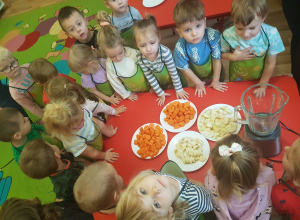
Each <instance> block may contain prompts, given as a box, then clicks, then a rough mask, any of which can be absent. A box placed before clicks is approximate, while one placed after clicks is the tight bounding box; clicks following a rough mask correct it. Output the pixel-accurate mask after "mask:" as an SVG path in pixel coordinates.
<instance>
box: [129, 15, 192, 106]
mask: <svg viewBox="0 0 300 220" xmlns="http://www.w3.org/2000/svg"><path fill="white" fill-rule="evenodd" d="M133 30H134V40H135V43H136V45H137V47H138V48H139V50H140V52H139V53H138V64H139V65H140V66H141V68H142V70H143V72H144V74H145V76H146V77H147V79H148V81H149V82H150V85H151V87H152V88H153V90H154V91H155V92H156V94H157V96H158V97H159V98H158V105H163V104H164V103H165V98H166V96H169V95H170V94H168V93H165V92H164V91H163V89H170V88H171V87H172V86H174V87H175V90H176V96H177V98H179V99H181V98H182V99H187V98H188V93H187V92H186V91H184V90H183V89H182V84H181V82H180V77H179V74H178V72H177V70H176V67H175V64H174V60H173V56H172V52H171V50H170V49H169V48H167V47H165V46H164V45H162V44H160V34H159V30H158V28H157V25H156V20H155V17H154V16H152V15H147V16H146V18H145V19H143V20H139V21H137V22H136V23H135V24H134V28H133ZM170 76H171V78H170ZM171 79H172V80H171Z"/></svg>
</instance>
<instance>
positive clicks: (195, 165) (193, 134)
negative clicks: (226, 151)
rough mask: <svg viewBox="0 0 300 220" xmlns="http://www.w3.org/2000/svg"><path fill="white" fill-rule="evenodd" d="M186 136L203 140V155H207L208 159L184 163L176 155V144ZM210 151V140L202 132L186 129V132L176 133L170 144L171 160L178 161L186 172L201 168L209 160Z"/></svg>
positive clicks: (169, 155)
mask: <svg viewBox="0 0 300 220" xmlns="http://www.w3.org/2000/svg"><path fill="white" fill-rule="evenodd" d="M184 137H192V138H199V139H200V140H201V141H202V142H203V146H202V147H203V155H204V156H205V157H206V160H205V161H204V162H200V161H198V162H196V163H192V164H184V163H183V162H182V160H181V159H179V158H178V157H177V156H176V155H175V153H174V150H175V148H176V144H177V143H178V142H179V140H180V139H181V138H184ZM209 153H210V147H209V143H208V141H207V140H206V138H205V137H204V136H203V135H202V134H200V133H198V132H196V131H184V132H181V133H179V134H177V135H175V136H174V137H173V138H172V140H171V141H170V143H169V146H168V158H169V160H173V161H174V162H176V163H177V164H178V166H179V167H180V168H181V169H182V171H185V172H192V171H195V170H198V169H200V168H201V167H202V166H203V165H204V164H205V163H206V162H207V160H208V157H209Z"/></svg>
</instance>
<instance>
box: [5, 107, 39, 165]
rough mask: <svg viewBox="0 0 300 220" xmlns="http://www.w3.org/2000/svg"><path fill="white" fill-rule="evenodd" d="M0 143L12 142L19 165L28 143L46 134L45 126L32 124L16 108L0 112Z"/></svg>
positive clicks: (8, 108)
mask: <svg viewBox="0 0 300 220" xmlns="http://www.w3.org/2000/svg"><path fill="white" fill-rule="evenodd" d="M0 131H1V132H0V141H3V142H11V146H12V150H13V153H14V158H15V160H16V162H17V164H19V158H20V154H21V152H22V150H23V148H24V146H25V144H26V143H27V142H29V141H30V140H34V139H36V138H41V137H42V135H41V133H40V132H44V131H45V128H44V126H43V125H33V124H30V121H29V119H28V117H24V116H23V115H22V114H21V113H20V112H19V111H18V110H17V109H15V108H10V107H7V108H3V109H1V110H0Z"/></svg>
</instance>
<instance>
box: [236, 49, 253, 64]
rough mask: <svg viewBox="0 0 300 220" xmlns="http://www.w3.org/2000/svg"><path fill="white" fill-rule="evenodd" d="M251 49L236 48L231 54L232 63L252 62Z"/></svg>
mask: <svg viewBox="0 0 300 220" xmlns="http://www.w3.org/2000/svg"><path fill="white" fill-rule="evenodd" d="M251 49H252V47H248V48H246V49H244V50H241V47H240V46H238V47H237V48H235V50H234V52H233V54H232V58H233V59H232V60H233V61H239V60H252V59H253V58H254V57H255V55H254V54H253V53H254V52H255V50H251Z"/></svg>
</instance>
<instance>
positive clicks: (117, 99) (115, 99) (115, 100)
mask: <svg viewBox="0 0 300 220" xmlns="http://www.w3.org/2000/svg"><path fill="white" fill-rule="evenodd" d="M121 101H122V99H121V98H120V97H117V96H116V95H112V96H111V97H109V102H110V103H111V104H113V105H117V104H119V103H120V102H121Z"/></svg>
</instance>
